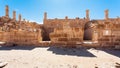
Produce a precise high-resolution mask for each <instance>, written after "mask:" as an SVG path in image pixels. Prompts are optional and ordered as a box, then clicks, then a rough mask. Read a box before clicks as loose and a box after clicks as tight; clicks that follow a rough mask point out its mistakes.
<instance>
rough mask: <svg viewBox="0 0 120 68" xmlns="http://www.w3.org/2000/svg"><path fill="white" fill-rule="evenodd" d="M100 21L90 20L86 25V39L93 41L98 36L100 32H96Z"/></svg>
mask: <svg viewBox="0 0 120 68" xmlns="http://www.w3.org/2000/svg"><path fill="white" fill-rule="evenodd" d="M97 25H98V22H97V21H96V20H92V21H89V22H87V23H86V24H85V26H84V40H88V41H92V40H94V39H95V40H96V39H97V38H98V37H97V36H98V33H97V32H95V30H96V29H97ZM94 35H95V36H96V37H95V36H94Z"/></svg>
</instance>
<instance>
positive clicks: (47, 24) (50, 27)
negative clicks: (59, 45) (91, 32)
mask: <svg viewBox="0 0 120 68" xmlns="http://www.w3.org/2000/svg"><path fill="white" fill-rule="evenodd" d="M86 21H87V20H86V19H79V18H76V19H57V18H56V19H46V20H44V29H45V32H46V33H45V37H44V38H45V40H50V37H49V34H50V33H52V32H53V31H54V28H62V27H63V26H64V24H66V23H68V24H69V26H70V27H80V28H84V25H85V23H86Z"/></svg>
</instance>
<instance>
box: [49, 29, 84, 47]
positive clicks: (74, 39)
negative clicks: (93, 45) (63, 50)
mask: <svg viewBox="0 0 120 68" xmlns="http://www.w3.org/2000/svg"><path fill="white" fill-rule="evenodd" d="M50 40H51V42H52V43H54V44H55V45H64V46H75V45H78V44H81V43H82V42H83V30H82V29H81V28H77V27H76V28H55V29H54V32H52V33H50Z"/></svg>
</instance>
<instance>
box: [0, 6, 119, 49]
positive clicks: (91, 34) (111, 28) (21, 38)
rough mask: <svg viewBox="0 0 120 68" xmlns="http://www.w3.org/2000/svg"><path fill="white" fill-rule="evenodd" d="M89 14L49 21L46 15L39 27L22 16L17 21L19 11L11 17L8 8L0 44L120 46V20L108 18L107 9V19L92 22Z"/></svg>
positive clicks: (0, 30) (0, 23)
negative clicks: (83, 16)
mask: <svg viewBox="0 0 120 68" xmlns="http://www.w3.org/2000/svg"><path fill="white" fill-rule="evenodd" d="M89 12H90V11H89V10H88V9H87V10H86V17H85V18H79V17H76V18H75V19H70V18H69V17H68V16H66V17H65V19H58V18H55V19H48V18H47V12H45V13H44V19H43V24H37V23H36V22H30V21H26V20H25V19H23V20H22V15H21V14H19V17H18V20H17V18H16V11H13V18H10V17H9V6H6V7H5V16H2V17H0V41H1V42H5V43H6V44H8V45H10V44H12V45H13V44H16V45H36V46H38V45H39V46H50V45H58V46H62V45H63V46H70V47H76V46H89V47H115V48H118V47H120V27H119V26H120V18H119V17H117V18H109V10H105V19H101V20H97V19H96V20H91V19H90V17H89ZM85 41H90V42H91V43H92V44H91V45H89V44H85V43H84V42H85Z"/></svg>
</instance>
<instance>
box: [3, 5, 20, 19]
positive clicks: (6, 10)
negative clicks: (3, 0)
mask: <svg viewBox="0 0 120 68" xmlns="http://www.w3.org/2000/svg"><path fill="white" fill-rule="evenodd" d="M5 16H6V17H9V6H8V5H6V7H5ZM21 18H22V17H21V14H19V17H18V21H21ZM13 19H14V20H16V11H13Z"/></svg>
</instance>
